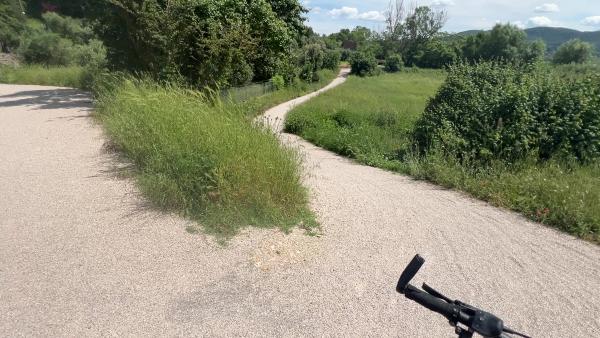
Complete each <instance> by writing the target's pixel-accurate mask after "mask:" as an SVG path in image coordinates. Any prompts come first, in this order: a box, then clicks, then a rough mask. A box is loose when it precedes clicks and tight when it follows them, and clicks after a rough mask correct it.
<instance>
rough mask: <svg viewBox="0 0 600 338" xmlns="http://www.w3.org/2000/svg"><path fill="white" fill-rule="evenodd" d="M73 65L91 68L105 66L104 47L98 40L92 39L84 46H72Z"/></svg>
mask: <svg viewBox="0 0 600 338" xmlns="http://www.w3.org/2000/svg"><path fill="white" fill-rule="evenodd" d="M74 54H75V55H74V56H75V63H77V64H78V65H80V66H88V67H91V68H104V67H105V66H106V47H104V44H103V43H102V41H100V40H95V39H92V40H90V41H89V43H88V44H86V45H75V46H74Z"/></svg>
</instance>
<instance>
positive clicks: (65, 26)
mask: <svg viewBox="0 0 600 338" xmlns="http://www.w3.org/2000/svg"><path fill="white" fill-rule="evenodd" d="M42 20H43V22H44V24H45V25H46V28H47V29H48V30H49V31H50V32H53V33H56V34H59V35H60V36H61V37H63V38H65V39H69V40H71V41H73V43H76V44H86V43H87V42H88V41H89V40H90V39H92V37H93V36H94V33H93V32H92V29H91V28H90V27H88V26H85V25H83V23H82V22H81V20H78V19H74V18H71V17H68V16H61V15H59V14H56V13H54V12H47V13H44V14H43V15H42Z"/></svg>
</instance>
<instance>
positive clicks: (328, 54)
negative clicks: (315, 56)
mask: <svg viewBox="0 0 600 338" xmlns="http://www.w3.org/2000/svg"><path fill="white" fill-rule="evenodd" d="M340 61H341V53H340V51H338V50H334V49H328V50H326V51H325V56H324V58H323V68H326V69H331V70H337V69H338V68H339V67H340Z"/></svg>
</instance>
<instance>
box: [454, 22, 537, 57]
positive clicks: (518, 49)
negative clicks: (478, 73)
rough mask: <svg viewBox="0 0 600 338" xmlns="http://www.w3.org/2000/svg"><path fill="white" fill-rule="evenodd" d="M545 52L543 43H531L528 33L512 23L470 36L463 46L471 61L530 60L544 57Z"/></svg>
mask: <svg viewBox="0 0 600 338" xmlns="http://www.w3.org/2000/svg"><path fill="white" fill-rule="evenodd" d="M544 52H545V45H544V44H543V43H541V42H539V41H536V42H533V43H529V42H528V41H527V34H525V32H524V31H523V30H522V29H520V28H518V27H517V26H514V25H511V24H506V25H502V24H497V25H496V26H494V28H493V29H492V30H491V31H489V32H481V33H479V34H477V35H475V36H470V37H468V38H467V39H466V41H465V45H464V47H463V54H464V56H465V58H466V59H467V60H470V61H479V60H502V61H505V62H521V61H524V62H529V61H533V60H535V59H538V58H541V57H543V54H544Z"/></svg>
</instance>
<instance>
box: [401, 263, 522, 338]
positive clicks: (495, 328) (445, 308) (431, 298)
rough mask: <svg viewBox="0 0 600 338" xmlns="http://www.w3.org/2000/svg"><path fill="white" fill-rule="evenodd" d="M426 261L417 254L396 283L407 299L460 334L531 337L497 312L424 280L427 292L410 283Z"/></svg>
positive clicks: (497, 337) (500, 337)
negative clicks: (443, 319)
mask: <svg viewBox="0 0 600 338" xmlns="http://www.w3.org/2000/svg"><path fill="white" fill-rule="evenodd" d="M424 263H425V260H424V259H423V258H422V257H421V256H419V255H416V256H415V257H414V258H413V259H412V261H411V262H410V263H409V264H408V265H407V267H406V269H404V271H403V272H402V275H401V276H400V279H399V280H398V284H397V285H396V291H398V292H399V293H402V294H404V296H405V297H406V298H408V299H410V300H413V301H415V302H417V303H419V304H421V305H422V306H424V307H426V308H428V309H429V310H431V311H434V312H437V313H439V314H441V315H442V316H444V317H446V318H447V319H448V320H449V321H450V323H451V324H452V325H453V326H455V327H456V332H457V333H458V334H459V336H460V337H471V336H472V335H473V333H474V332H476V333H478V334H480V335H482V336H484V337H490V338H504V337H508V336H507V335H505V333H511V334H515V335H519V336H521V337H525V338H529V337H528V336H526V335H524V334H521V333H518V332H516V331H514V330H512V329H510V328H508V327H505V326H504V322H503V321H502V319H500V318H498V317H496V316H495V315H493V314H491V313H489V312H485V311H482V310H480V309H478V308H476V307H474V306H471V305H469V304H466V303H463V302H460V301H458V300H455V301H452V300H450V299H449V298H448V297H446V296H444V295H442V294H441V293H439V292H438V291H436V290H434V289H433V288H431V287H430V286H428V285H427V284H425V283H423V289H424V290H425V291H422V290H420V289H418V288H416V287H414V286H413V285H411V284H409V283H410V280H412V279H413V277H414V276H415V275H416V274H417V272H418V271H419V269H420V268H421V267H422V266H423V264H424ZM458 323H460V324H463V325H465V326H466V327H467V329H468V331H464V330H463V329H462V328H459V327H458Z"/></svg>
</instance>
